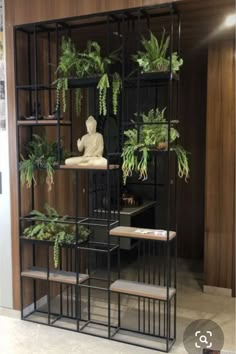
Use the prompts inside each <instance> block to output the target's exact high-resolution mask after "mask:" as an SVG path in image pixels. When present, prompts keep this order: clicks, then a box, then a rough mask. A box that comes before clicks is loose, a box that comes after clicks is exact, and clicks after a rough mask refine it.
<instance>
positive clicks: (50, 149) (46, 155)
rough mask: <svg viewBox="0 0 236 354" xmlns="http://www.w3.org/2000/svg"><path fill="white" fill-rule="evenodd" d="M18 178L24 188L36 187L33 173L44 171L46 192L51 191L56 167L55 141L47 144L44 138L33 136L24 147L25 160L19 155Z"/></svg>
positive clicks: (56, 149) (56, 145)
mask: <svg viewBox="0 0 236 354" xmlns="http://www.w3.org/2000/svg"><path fill="white" fill-rule="evenodd" d="M20 156H21V161H20V178H21V182H22V184H23V185H25V186H26V188H30V187H31V186H32V182H33V183H34V185H36V178H35V171H36V170H37V169H45V170H46V175H47V177H46V183H47V185H48V190H51V189H52V184H53V174H54V169H55V167H56V165H57V158H58V144H57V142H56V141H54V142H47V140H46V137H40V136H39V135H37V134H34V135H33V139H32V141H30V142H29V143H28V144H27V146H26V156H27V157H26V158H25V157H24V156H23V155H22V154H21V155H20Z"/></svg>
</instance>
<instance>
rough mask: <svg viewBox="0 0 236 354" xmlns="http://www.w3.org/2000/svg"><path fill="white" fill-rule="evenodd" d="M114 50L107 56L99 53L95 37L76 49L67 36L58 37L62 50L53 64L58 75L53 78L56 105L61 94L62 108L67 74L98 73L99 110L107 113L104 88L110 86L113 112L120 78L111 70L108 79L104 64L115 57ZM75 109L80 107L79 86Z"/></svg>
mask: <svg viewBox="0 0 236 354" xmlns="http://www.w3.org/2000/svg"><path fill="white" fill-rule="evenodd" d="M118 52H119V50H117V51H114V52H112V53H111V54H110V55H109V56H108V57H103V56H102V53H101V47H100V45H99V44H98V43H97V42H95V41H88V42H87V46H86V49H85V50H84V51H79V50H77V49H76V48H75V45H74V43H73V42H72V41H71V39H70V38H68V40H66V39H65V38H64V37H63V38H62V54H61V56H60V59H59V65H58V67H57V73H58V75H59V77H58V79H57V80H56V81H55V83H56V89H57V105H59V101H60V95H61V96H62V107H63V111H64V112H65V110H66V92H67V90H68V80H69V79H70V78H77V79H83V78H92V77H99V81H98V84H97V89H98V91H99V114H100V115H104V116H105V115H106V114H107V106H106V98H107V90H108V89H109V88H110V87H111V86H112V103H113V113H114V114H115V115H116V114H117V107H118V95H119V93H120V91H121V78H120V75H119V74H118V73H117V72H115V73H113V75H112V79H111V78H110V77H109V75H108V67H109V66H110V65H111V64H114V63H115V62H117V61H118V60H119V58H118ZM111 81H112V82H111ZM75 98H76V110H77V113H79V112H80V109H81V100H82V92H81V89H80V88H77V89H76V90H75Z"/></svg>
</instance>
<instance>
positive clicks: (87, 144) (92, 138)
mask: <svg viewBox="0 0 236 354" xmlns="http://www.w3.org/2000/svg"><path fill="white" fill-rule="evenodd" d="M86 128H87V132H88V133H87V134H85V135H83V136H82V138H81V139H78V140H77V147H78V150H79V152H82V151H84V153H83V155H82V156H78V157H70V158H69V159H66V161H65V164H66V165H78V166H80V165H81V166H87V165H89V166H107V159H105V158H104V157H103V156H102V155H103V150H104V142H103V136H102V134H100V133H97V132H96V129H97V121H96V119H94V118H93V116H89V117H88V119H87V120H86Z"/></svg>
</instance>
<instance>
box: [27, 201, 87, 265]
mask: <svg viewBox="0 0 236 354" xmlns="http://www.w3.org/2000/svg"><path fill="white" fill-rule="evenodd" d="M44 209H45V213H42V212H40V211H38V210H32V211H31V213H30V216H31V219H32V220H33V221H35V224H34V225H30V226H29V227H27V228H25V230H24V232H23V235H24V236H25V237H26V238H29V239H34V240H41V241H42V240H46V241H52V242H54V248H53V254H54V266H55V268H57V267H58V265H59V263H60V246H61V245H63V244H66V245H68V244H72V245H74V244H76V228H75V225H71V224H66V223H64V222H65V221H66V220H67V216H62V217H61V216H59V215H58V212H57V211H56V210H55V209H54V208H52V207H50V206H49V205H48V204H45V206H44ZM89 235H90V230H89V229H88V228H86V227H84V226H83V225H79V226H78V237H79V240H86V239H87V238H88V236H89Z"/></svg>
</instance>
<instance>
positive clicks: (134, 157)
mask: <svg viewBox="0 0 236 354" xmlns="http://www.w3.org/2000/svg"><path fill="white" fill-rule="evenodd" d="M165 110H166V108H164V109H163V110H159V109H158V108H157V109H155V110H154V109H151V110H150V111H149V112H148V113H147V114H146V113H141V119H142V123H143V124H142V125H141V126H140V131H139V134H138V128H137V127H135V128H133V129H129V130H126V131H125V132H124V135H125V137H126V138H127V139H126V141H125V143H124V146H123V151H122V158H123V164H122V171H123V182H124V184H126V180H127V177H130V176H132V174H133V172H134V171H135V172H137V173H138V174H139V178H140V179H141V180H143V181H144V180H146V179H147V178H148V172H147V167H148V159H149V154H150V151H151V150H153V149H155V150H167V148H168V124H167V123H168V122H167V120H166V118H165ZM133 123H134V125H135V122H133ZM145 123H148V124H146V125H145ZM149 123H151V124H149ZM155 123H156V124H155ZM176 123H178V121H171V127H170V149H171V150H173V151H174V152H175V153H176V156H177V162H178V175H179V177H180V178H182V177H184V178H185V181H187V179H188V177H189V164H188V158H187V154H188V153H187V152H186V151H185V150H184V149H183V147H181V146H180V145H176V144H175V142H176V140H177V139H178V138H179V132H178V131H177V129H176V128H174V126H173V125H174V124H176ZM138 135H139V139H138Z"/></svg>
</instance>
